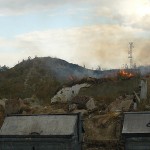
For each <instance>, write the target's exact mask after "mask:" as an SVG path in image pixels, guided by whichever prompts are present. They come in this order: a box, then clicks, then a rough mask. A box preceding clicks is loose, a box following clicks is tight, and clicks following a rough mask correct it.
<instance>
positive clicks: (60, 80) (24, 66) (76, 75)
mask: <svg viewBox="0 0 150 150" xmlns="http://www.w3.org/2000/svg"><path fill="white" fill-rule="evenodd" d="M88 76H92V77H101V76H102V72H101V71H93V70H89V69H85V68H83V67H81V66H79V65H76V64H71V63H68V62H66V61H64V60H61V59H57V58H51V57H42V58H37V57H36V58H34V59H30V58H29V59H28V60H23V61H22V62H21V63H19V64H17V65H16V66H14V67H13V68H10V69H2V70H1V71H0V98H16V97H21V98H25V97H32V96H36V97H38V98H39V99H49V98H51V97H52V96H53V95H54V93H55V92H56V90H57V89H58V87H60V86H61V85H63V84H64V83H67V82H69V81H71V80H78V79H81V78H83V77H88Z"/></svg>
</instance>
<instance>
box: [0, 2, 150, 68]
mask: <svg viewBox="0 0 150 150" xmlns="http://www.w3.org/2000/svg"><path fill="white" fill-rule="evenodd" d="M129 42H134V45H135V46H134V49H133V56H134V61H135V62H136V63H137V65H147V64H150V63H149V60H150V0H0V65H4V64H5V65H8V66H10V67H12V66H14V65H15V64H16V63H18V61H21V60H22V59H27V58H28V56H31V57H32V58H34V57H35V55H36V56H38V57H41V56H42V57H43V56H52V57H57V58H61V59H64V60H67V61H69V62H72V63H76V64H79V65H82V66H83V65H85V66H86V67H87V68H92V67H93V68H96V67H97V66H98V65H100V66H101V67H103V68H120V67H121V66H122V65H123V64H126V63H129V60H128V50H129Z"/></svg>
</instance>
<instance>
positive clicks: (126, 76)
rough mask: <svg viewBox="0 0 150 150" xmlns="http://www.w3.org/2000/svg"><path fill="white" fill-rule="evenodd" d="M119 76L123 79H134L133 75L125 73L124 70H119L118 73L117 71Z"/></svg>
mask: <svg viewBox="0 0 150 150" xmlns="http://www.w3.org/2000/svg"><path fill="white" fill-rule="evenodd" d="M119 75H120V76H121V77H124V78H132V77H134V74H133V73H131V72H127V71H125V70H120V71H119Z"/></svg>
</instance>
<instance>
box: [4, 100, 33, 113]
mask: <svg viewBox="0 0 150 150" xmlns="http://www.w3.org/2000/svg"><path fill="white" fill-rule="evenodd" d="M30 110H31V108H30V107H29V106H28V105H26V104H24V102H23V100H22V99H10V100H6V102H5V113H6V114H7V115H10V114H18V113H22V112H23V111H26V112H29V111H30Z"/></svg>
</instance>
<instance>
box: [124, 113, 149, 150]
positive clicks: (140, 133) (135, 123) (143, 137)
mask: <svg viewBox="0 0 150 150" xmlns="http://www.w3.org/2000/svg"><path fill="white" fill-rule="evenodd" d="M122 135H123V137H124V140H125V150H150V112H134V113H125V114H124V122H123V129H122Z"/></svg>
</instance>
